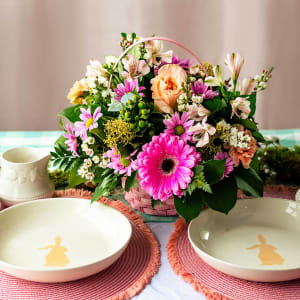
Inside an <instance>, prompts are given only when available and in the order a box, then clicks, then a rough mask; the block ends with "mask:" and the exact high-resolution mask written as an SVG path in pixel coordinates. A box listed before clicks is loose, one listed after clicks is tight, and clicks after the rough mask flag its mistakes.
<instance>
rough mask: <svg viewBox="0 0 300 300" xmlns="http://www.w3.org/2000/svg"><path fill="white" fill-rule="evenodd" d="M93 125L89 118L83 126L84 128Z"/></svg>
mask: <svg viewBox="0 0 300 300" xmlns="http://www.w3.org/2000/svg"><path fill="white" fill-rule="evenodd" d="M93 123H94V119H93V118H89V119H88V120H87V121H86V123H85V126H86V127H90V126H92V125H93Z"/></svg>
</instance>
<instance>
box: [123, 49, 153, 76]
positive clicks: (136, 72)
mask: <svg viewBox="0 0 300 300" xmlns="http://www.w3.org/2000/svg"><path fill="white" fill-rule="evenodd" d="M122 63H123V65H124V68H125V70H126V71H123V72H122V73H121V74H122V76H123V77H124V78H126V79H127V80H131V81H132V80H133V79H135V78H138V77H140V76H144V75H146V74H148V73H149V72H150V68H149V66H148V65H147V64H146V61H144V60H137V58H136V57H135V56H134V55H132V54H129V55H127V57H126V58H123V59H122Z"/></svg>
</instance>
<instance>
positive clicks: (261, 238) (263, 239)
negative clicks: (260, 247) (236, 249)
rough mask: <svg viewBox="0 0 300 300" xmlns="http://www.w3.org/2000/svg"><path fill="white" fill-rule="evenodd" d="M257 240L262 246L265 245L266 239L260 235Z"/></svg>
mask: <svg viewBox="0 0 300 300" xmlns="http://www.w3.org/2000/svg"><path fill="white" fill-rule="evenodd" d="M258 239H259V241H260V242H261V243H262V244H265V243H266V239H265V238H264V237H263V236H262V235H261V234H259V235H258Z"/></svg>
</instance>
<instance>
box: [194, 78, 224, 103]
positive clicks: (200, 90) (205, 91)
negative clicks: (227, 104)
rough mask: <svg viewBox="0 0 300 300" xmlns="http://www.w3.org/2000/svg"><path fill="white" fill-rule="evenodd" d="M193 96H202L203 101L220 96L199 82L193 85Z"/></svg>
mask: <svg viewBox="0 0 300 300" xmlns="http://www.w3.org/2000/svg"><path fill="white" fill-rule="evenodd" d="M192 91H193V95H196V96H197V95H202V97H203V99H212V98H214V97H216V96H218V95H219V93H218V92H214V91H212V90H211V89H209V88H208V86H207V85H206V84H205V83H204V82H202V83H201V84H200V83H199V82H198V81H195V83H194V84H193V85H192Z"/></svg>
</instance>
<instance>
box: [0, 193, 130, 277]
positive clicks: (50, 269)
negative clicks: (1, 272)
mask: <svg viewBox="0 0 300 300" xmlns="http://www.w3.org/2000/svg"><path fill="white" fill-rule="evenodd" d="M55 200H57V201H61V200H67V201H72V200H73V201H76V202H78V201H80V202H81V201H82V202H83V201H84V202H88V201H89V200H90V199H86V198H77V197H56V198H45V199H38V200H32V201H26V202H22V203H18V204H15V205H13V206H10V207H8V208H6V209H4V210H1V211H0V217H1V214H5V213H6V212H7V211H10V210H13V209H16V208H19V207H20V206H24V205H25V206H26V205H31V204H32V203H37V202H38V203H41V202H49V201H55ZM92 204H93V205H94V204H96V205H99V206H106V207H108V208H109V209H111V210H113V211H115V212H116V213H117V214H119V216H120V217H121V218H123V219H124V220H125V222H127V224H128V225H129V227H128V228H129V233H128V237H127V239H126V241H125V242H124V244H123V246H122V247H119V248H118V249H117V250H115V251H114V252H112V253H111V254H109V255H108V256H106V257H104V258H103V259H101V260H95V261H93V262H90V263H88V264H81V265H79V266H74V267H52V268H49V269H45V268H42V267H40V268H36V267H35V268H28V267H22V266H18V265H15V264H11V263H8V262H5V261H3V260H2V259H1V258H0V266H1V265H3V266H6V267H9V268H13V269H15V270H19V271H29V272H39V273H48V272H50V273H55V272H61V271H65V272H67V271H75V270H80V269H82V268H87V267H90V266H93V265H97V264H99V263H103V262H105V261H107V260H109V259H110V258H112V257H113V256H115V255H117V254H118V253H120V252H122V251H124V250H125V249H126V248H127V246H128V244H129V241H130V239H131V237H132V224H131V222H130V221H129V219H128V218H127V217H126V216H125V215H124V214H123V213H121V212H120V211H119V210H117V209H116V208H114V207H111V206H109V205H106V204H105V203H102V202H98V201H95V202H93V203H90V206H91V205H92Z"/></svg>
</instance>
